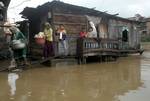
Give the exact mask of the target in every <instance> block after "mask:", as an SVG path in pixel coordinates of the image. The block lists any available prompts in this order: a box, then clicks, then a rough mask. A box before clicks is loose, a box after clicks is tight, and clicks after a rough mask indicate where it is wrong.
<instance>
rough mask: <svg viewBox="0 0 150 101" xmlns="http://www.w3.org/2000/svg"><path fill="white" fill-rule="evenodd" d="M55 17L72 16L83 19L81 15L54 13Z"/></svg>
mask: <svg viewBox="0 0 150 101" xmlns="http://www.w3.org/2000/svg"><path fill="white" fill-rule="evenodd" d="M55 15H57V16H73V17H83V18H85V16H83V15H75V14H65V13H54V16H55Z"/></svg>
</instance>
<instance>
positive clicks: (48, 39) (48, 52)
mask: <svg viewBox="0 0 150 101" xmlns="http://www.w3.org/2000/svg"><path fill="white" fill-rule="evenodd" d="M44 35H45V44H44V49H43V55H44V58H48V57H52V56H54V48H53V30H52V28H51V25H50V24H49V23H48V22H46V23H45V28H44Z"/></svg>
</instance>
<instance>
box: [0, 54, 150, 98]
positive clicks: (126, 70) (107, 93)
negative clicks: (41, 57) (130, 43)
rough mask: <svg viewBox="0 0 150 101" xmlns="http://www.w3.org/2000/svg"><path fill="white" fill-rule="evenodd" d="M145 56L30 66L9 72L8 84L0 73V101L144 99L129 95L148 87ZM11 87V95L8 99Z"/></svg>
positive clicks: (5, 76) (149, 83)
mask: <svg viewBox="0 0 150 101" xmlns="http://www.w3.org/2000/svg"><path fill="white" fill-rule="evenodd" d="M144 59H145V58H144V56H143V57H140V56H130V57H124V58H121V59H119V60H118V61H117V62H112V63H100V64H88V65H77V66H69V67H65V66H64V67H57V68H56V67H52V68H40V69H39V68H38V69H31V70H28V71H24V72H22V73H19V76H18V74H13V75H12V74H11V75H10V74H8V82H9V85H10V87H9V86H8V84H7V74H6V73H1V74H0V85H1V90H0V98H3V100H2V101H9V100H14V101H119V100H120V101H147V100H141V99H140V100H138V99H136V100H133V98H132V97H135V96H138V94H137V93H136V92H141V89H146V88H147V85H149V87H150V82H147V80H149V79H150V78H148V76H149V75H150V70H149V71H147V72H148V73H149V74H145V71H146V70H147V69H148V68H147V67H146V68H145V67H144V63H145V60H144ZM146 60H147V59H146ZM143 61H144V62H143ZM149 64H150V63H148V62H146V65H149ZM146 65H145V66H146ZM143 68H144V69H146V70H144V69H143ZM141 70H142V72H141ZM9 76H10V77H9ZM12 78H13V79H12ZM143 78H146V79H143ZM9 79H11V80H9ZM146 82H147V83H146ZM15 83H16V84H15ZM145 83H146V84H145ZM15 85H16V88H15ZM144 87H146V88H144ZM10 88H11V92H12V93H11V94H12V95H13V98H14V99H10V97H11V96H10V95H9V91H10ZM16 89H17V90H16ZM149 90H150V89H147V91H148V92H149ZM133 91H134V92H133ZM14 92H15V93H14ZM143 92H144V90H143ZM134 94H135V96H134ZM129 96H131V98H130V97H129ZM149 98H150V97H149Z"/></svg>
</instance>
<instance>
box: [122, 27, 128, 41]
mask: <svg viewBox="0 0 150 101" xmlns="http://www.w3.org/2000/svg"><path fill="white" fill-rule="evenodd" d="M128 33H129V32H128V31H127V29H125V30H124V31H123V32H122V41H124V42H128Z"/></svg>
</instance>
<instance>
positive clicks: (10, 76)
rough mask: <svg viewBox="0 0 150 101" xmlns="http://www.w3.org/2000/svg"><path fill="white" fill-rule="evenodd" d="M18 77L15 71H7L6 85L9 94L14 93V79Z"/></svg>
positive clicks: (12, 94)
mask: <svg viewBox="0 0 150 101" xmlns="http://www.w3.org/2000/svg"><path fill="white" fill-rule="evenodd" d="M18 78H19V76H18V74H16V73H9V74H8V85H9V86H10V92H11V96H14V95H15V92H16V80H17V79H18Z"/></svg>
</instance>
